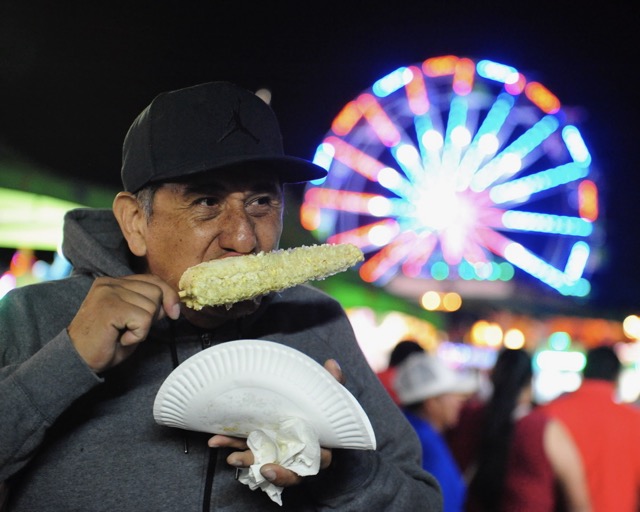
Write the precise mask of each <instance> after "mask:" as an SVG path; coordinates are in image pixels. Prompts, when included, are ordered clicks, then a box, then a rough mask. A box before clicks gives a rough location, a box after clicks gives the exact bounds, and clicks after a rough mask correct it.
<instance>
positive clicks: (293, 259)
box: [179, 244, 364, 310]
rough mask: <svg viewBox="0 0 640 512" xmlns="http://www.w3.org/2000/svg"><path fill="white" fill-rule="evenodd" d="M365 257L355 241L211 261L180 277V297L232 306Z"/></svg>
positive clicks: (195, 303)
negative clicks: (352, 242)
mask: <svg viewBox="0 0 640 512" xmlns="http://www.w3.org/2000/svg"><path fill="white" fill-rule="evenodd" d="M362 260H364V256H363V254H362V251H361V250H360V249H358V248H357V247H356V246H355V245H352V244H336V245H332V244H322V245H311V246H302V247H295V248H293V249H280V250H277V251H273V252H267V253H264V252H262V253H259V254H251V255H246V256H237V257H232V258H223V259H219V260H212V261H207V262H204V263H200V264H199V265H195V266H193V267H191V268H188V269H187V270H186V271H185V272H184V274H182V277H181V278H180V283H179V286H180V297H182V300H183V302H184V303H185V304H186V305H187V306H188V307H190V308H193V309H196V310H199V309H202V308H203V307H204V306H220V305H226V306H227V307H229V306H231V305H232V304H234V303H236V302H240V301H242V300H248V299H253V298H255V297H259V296H261V295H264V294H266V293H269V292H277V291H282V290H284V289H285V288H289V287H291V286H295V285H297V284H302V283H305V282H307V281H311V280H319V279H324V278H326V277H329V276H331V275H333V274H337V273H338V272H343V271H345V270H347V269H348V268H349V267H352V266H353V265H355V264H356V263H358V262H359V261H362Z"/></svg>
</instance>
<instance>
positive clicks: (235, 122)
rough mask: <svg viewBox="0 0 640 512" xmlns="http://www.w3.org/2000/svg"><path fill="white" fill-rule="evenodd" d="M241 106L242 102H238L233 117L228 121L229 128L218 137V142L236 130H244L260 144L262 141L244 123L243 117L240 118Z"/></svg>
mask: <svg viewBox="0 0 640 512" xmlns="http://www.w3.org/2000/svg"><path fill="white" fill-rule="evenodd" d="M239 107H240V104H238V106H237V107H234V108H233V112H232V114H231V119H229V122H228V123H227V126H229V128H227V131H226V132H225V133H223V134H222V136H221V137H220V138H219V139H218V142H222V141H223V140H225V139H226V138H227V137H229V136H230V135H231V134H233V133H235V132H242V133H245V134H246V135H248V136H249V137H251V138H252V139H253V140H254V142H255V143H256V144H258V143H259V142H260V139H259V138H258V137H256V136H255V135H254V134H253V133H251V132H250V131H249V129H248V128H247V127H246V126H245V125H244V124H242V119H240V111H239Z"/></svg>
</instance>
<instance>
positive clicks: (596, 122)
mask: <svg viewBox="0 0 640 512" xmlns="http://www.w3.org/2000/svg"><path fill="white" fill-rule="evenodd" d="M590 3H591V2H590ZM639 18H640V16H638V14H637V6H636V5H635V4H634V3H633V2H621V1H620V2H607V3H606V4H604V3H603V4H601V5H599V4H597V5H590V6H586V4H585V3H584V2H558V1H554V2H551V1H544V2H517V1H513V2H491V1H486V2H477V1H475V2H471V1H470V2H461V1H453V0H450V1H438V2H435V1H421V2H417V1H413V2H409V1H407V2H403V1H394V2H386V3H383V2H377V1H362V2H348V1H340V2H333V1H331V2H313V1H308V2H305V1H297V2H293V1H277V0H273V1H263V2H247V1H241V0H231V1H208V2H190V1H185V0H181V1H175V2H163V1H154V2H151V1H136V0H129V1H125V2H121V1H110V2H90V1H89V2H87V1H86V0H85V1H67V2H44V1H30V0H21V1H20V2H10V1H6V0H5V1H3V2H0V144H2V146H4V147H9V148H11V149H12V150H13V151H16V152H18V153H19V154H21V155H23V156H24V157H25V158H28V159H29V160H31V161H32V162H34V164H35V165H37V166H41V167H42V168H45V169H48V170H50V171H52V172H54V173H56V174H58V175H60V176H68V177H69V178H73V179H78V180H82V181H86V182H90V183H93V184H97V185H104V186H107V187H110V188H114V189H115V188H118V187H119V185H120V181H119V167H120V151H121V145H122V140H123V137H124V134H125V133H126V130H127V128H128V126H129V124H130V123H131V121H132V120H133V118H134V117H135V116H136V115H137V114H138V113H139V112H140V110H142V109H143V108H144V107H145V106H146V105H147V104H148V103H149V102H150V100H151V99H152V98H153V97H154V96H155V95H156V94H157V93H159V92H161V91H164V90H170V89H175V88H180V87H185V86H189V85H193V84H195V83H199V82H205V81H211V80H230V81H233V82H236V83H239V84H240V85H244V86H246V87H248V88H250V89H254V90H255V89H257V88H259V87H268V88H270V89H271V91H272V94H273V99H272V106H273V108H274V110H275V111H276V113H277V114H278V116H279V118H280V121H281V126H282V131H283V135H284V141H285V147H286V149H287V151H288V152H290V153H292V154H294V155H297V156H301V157H306V158H312V157H313V154H314V152H315V148H316V146H317V145H318V144H319V142H320V141H321V140H322V138H323V136H324V134H325V133H326V132H327V131H328V129H329V126H330V123H331V121H332V120H333V118H334V117H335V115H336V114H337V113H338V112H339V111H340V109H341V107H342V106H343V105H344V104H345V103H347V102H348V101H350V100H351V99H353V98H354V97H356V96H357V95H358V94H359V93H360V92H361V91H363V90H364V89H366V88H368V87H369V86H370V85H371V84H372V83H373V82H374V81H375V80H377V79H378V78H380V77H382V76H384V75H385V74H387V73H389V72H390V71H393V70H394V69H396V68H398V67H399V66H403V65H409V64H414V63H418V62H422V61H423V60H425V59H426V58H428V57H433V56H439V55H444V54H455V55H459V56H467V57H471V58H487V59H491V60H494V61H497V62H501V63H504V64H509V65H512V66H514V67H516V68H517V69H519V70H520V71H522V72H523V73H524V74H525V75H526V76H527V77H528V78H535V79H537V80H538V81H540V82H542V83H543V84H544V85H545V86H546V87H547V88H549V89H550V90H551V91H552V92H553V93H554V94H555V95H556V96H557V97H558V98H559V99H560V100H561V102H562V103H563V105H564V106H565V107H572V108H575V109H579V110H580V112H582V122H581V124H580V129H581V131H582V134H583V136H584V138H585V139H586V141H587V143H588V145H589V147H590V149H591V151H592V155H593V159H594V165H595V167H596V169H597V170H598V171H599V173H600V174H601V177H602V180H601V183H600V187H601V194H602V197H601V201H602V213H603V219H604V222H605V225H606V232H607V241H606V251H605V258H604V260H603V267H602V268H601V270H600V271H599V272H598V274H597V275H596V276H594V279H593V293H592V296H591V298H590V302H591V304H593V305H594V306H595V307H602V308H621V309H624V310H627V311H629V312H636V313H637V312H640V268H638V254H639V252H640V241H639V240H640V234H639V233H638V229H637V228H636V225H637V222H638V220H637V219H638V216H639V214H640V200H639V199H638V195H640V191H639V185H640V172H638V170H637V164H636V159H637V152H638V148H640V143H639V142H638V138H639V137H638V135H639V130H638V128H637V126H638V115H639V114H640V109H638V105H639V102H640V100H639V98H638V96H639V94H638V84H639V83H640V81H639V79H640V76H639V75H640V74H639V73H638V62H640V36H639V32H640V30H638V22H640V19H639Z"/></svg>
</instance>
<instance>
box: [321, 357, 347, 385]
mask: <svg viewBox="0 0 640 512" xmlns="http://www.w3.org/2000/svg"><path fill="white" fill-rule="evenodd" d="M324 368H325V370H327V371H328V372H329V373H330V374H331V375H333V377H334V378H335V379H336V380H337V381H338V382H339V383H340V384H342V385H344V383H345V381H346V379H345V377H344V374H343V373H342V369H341V368H340V365H339V364H338V361H336V360H335V359H327V360H326V361H325V363H324Z"/></svg>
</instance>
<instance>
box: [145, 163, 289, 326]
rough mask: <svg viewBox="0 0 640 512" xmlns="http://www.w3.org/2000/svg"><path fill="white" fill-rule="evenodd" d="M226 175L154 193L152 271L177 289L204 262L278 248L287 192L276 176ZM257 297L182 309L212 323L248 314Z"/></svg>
mask: <svg viewBox="0 0 640 512" xmlns="http://www.w3.org/2000/svg"><path fill="white" fill-rule="evenodd" d="M229 174H232V176H227V177H224V178H218V177H216V178H211V177H210V178H209V179H207V180H203V179H199V180H197V181H189V182H187V183H168V184H164V185H162V186H161V187H160V188H159V189H158V190H157V191H156V195H155V199H154V202H153V215H152V216H151V217H150V219H149V222H148V225H147V230H146V235H145V243H146V249H147V251H146V260H147V264H148V267H149V271H150V272H151V273H153V274H156V275H158V276H160V277H161V278H163V279H164V280H165V281H166V282H167V283H169V284H170V285H172V286H173V287H174V288H176V289H178V282H179V280H180V277H181V276H182V273H183V272H184V271H185V270H186V269H187V268H188V267H191V266H193V265H196V264H198V263H202V262H204V261H210V260H215V259H219V258H225V257H231V256H240V255H245V254H257V253H259V252H261V251H264V252H268V251H272V250H274V249H277V248H278V243H279V240H280V235H281V234H282V216H283V207H284V205H283V200H284V198H283V192H282V187H281V186H280V185H279V183H278V181H277V179H276V178H275V177H269V176H268V175H267V177H266V178H265V173H264V172H263V173H260V175H258V174H257V173H251V172H247V171H234V172H233V173H229ZM258 303H259V302H258V301H245V302H242V303H239V304H236V305H234V306H233V307H232V308H231V309H227V308H225V307H216V308H204V309H203V310H202V311H200V312H196V311H194V310H191V309H188V308H186V307H183V314H184V315H185V316H186V317H187V318H188V319H189V320H190V321H191V322H192V323H194V324H196V325H200V326H201V327H212V326H215V325H217V324H219V323H220V322H221V321H222V320H223V319H227V318H230V317H239V316H243V315H245V314H248V313H250V312H252V311H254V310H255V309H257V307H258Z"/></svg>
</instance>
